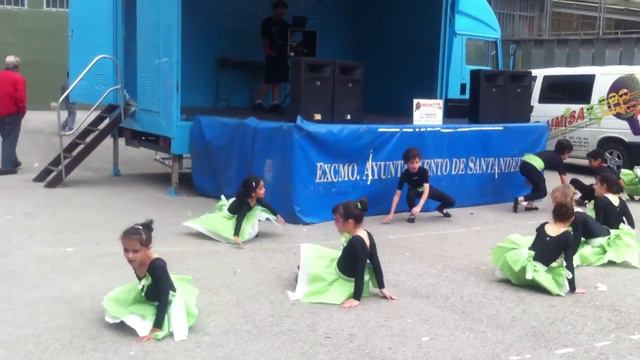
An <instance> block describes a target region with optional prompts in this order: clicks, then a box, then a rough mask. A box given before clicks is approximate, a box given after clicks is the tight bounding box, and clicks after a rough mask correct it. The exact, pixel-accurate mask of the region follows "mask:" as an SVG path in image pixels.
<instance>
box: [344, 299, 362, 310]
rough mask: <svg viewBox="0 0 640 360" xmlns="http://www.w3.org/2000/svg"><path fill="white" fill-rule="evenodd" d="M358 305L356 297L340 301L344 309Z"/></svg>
mask: <svg viewBox="0 0 640 360" xmlns="http://www.w3.org/2000/svg"><path fill="white" fill-rule="evenodd" d="M358 305H360V301H358V300H356V299H349V300H347V301H345V302H343V303H342V307H343V308H345V309H353V308H354V307H356V306H358Z"/></svg>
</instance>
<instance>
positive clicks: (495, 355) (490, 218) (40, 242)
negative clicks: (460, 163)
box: [0, 112, 640, 360]
mask: <svg viewBox="0 0 640 360" xmlns="http://www.w3.org/2000/svg"><path fill="white" fill-rule="evenodd" d="M55 128H56V122H55V115H54V113H52V112H31V113H29V114H28V116H27V118H26V119H25V121H24V125H23V131H22V136H21V140H20V146H19V155H20V158H21V160H22V162H23V164H24V165H23V166H24V167H23V169H21V171H20V173H19V174H18V175H15V176H6V177H0V234H1V235H0V242H1V243H2V245H3V256H2V260H1V261H0V279H2V289H3V291H2V294H3V295H2V300H1V301H0V328H1V329H2V336H0V359H305V358H306V359H337V358H340V359H359V360H362V359H513V360H516V359H571V358H580V359H638V358H640V355H639V353H640V351H639V350H640V311H639V310H640V305H639V304H640V285H639V281H640V270H639V269H629V268H623V267H619V266H602V267H597V268H579V269H578V270H577V276H576V278H577V284H578V286H579V287H583V288H586V289H587V294H585V295H568V296H566V297H554V296H550V295H547V294H545V293H542V292H539V291H536V290H532V289H527V288H519V287H516V286H513V285H511V284H508V283H505V282H503V281H499V280H497V279H496V277H495V275H494V269H493V268H492V266H491V264H490V262H489V252H490V250H491V248H492V246H493V245H495V244H496V243H497V242H499V241H501V240H502V239H504V238H505V237H506V236H507V235H509V234H511V233H521V234H532V233H533V232H534V229H535V227H536V226H537V225H538V224H539V223H541V222H543V221H545V220H547V219H548V218H549V217H550V203H549V200H548V199H546V200H545V201H544V203H542V204H541V210H540V211H539V212H528V213H518V214H514V213H512V212H511V205H510V204H497V205H491V206H482V207H474V208H459V209H453V210H452V211H451V213H452V214H453V218H451V219H445V218H443V217H441V216H439V215H438V214H437V213H427V214H423V215H422V216H420V217H418V219H417V222H416V223H415V224H413V225H410V224H407V223H405V222H404V219H405V216H406V214H400V215H399V216H398V217H397V221H396V222H395V223H394V224H391V225H381V224H380V223H379V221H380V220H381V219H382V217H369V218H367V219H366V221H365V227H366V228H367V229H368V230H370V231H371V232H372V233H373V235H374V237H375V239H376V242H377V244H378V251H379V254H380V257H381V262H382V266H383V269H384V275H385V283H386V284H387V288H388V289H389V290H391V291H392V292H393V293H394V294H396V295H397V296H398V297H399V298H400V300H399V301H397V302H388V301H385V300H382V299H380V298H378V297H377V296H373V297H369V298H365V299H364V300H363V301H362V303H361V305H360V306H359V307H358V308H356V309H353V310H344V309H342V308H340V307H339V306H329V305H314V304H303V303H298V302H291V301H289V300H288V298H287V295H286V293H285V291H286V290H293V289H294V287H295V283H294V279H295V275H296V265H297V263H298V255H299V254H298V250H299V244H300V243H302V242H312V243H317V244H322V245H326V246H331V247H335V248H338V246H339V245H338V244H339V237H338V236H337V233H336V231H335V229H334V227H333V224H332V223H323V224H317V225H312V226H297V225H287V226H285V227H284V228H277V227H276V226H274V225H272V224H270V223H267V224H264V226H262V227H261V234H260V236H259V238H257V239H255V240H253V241H251V242H249V243H248V244H247V246H246V248H245V249H244V250H240V249H237V248H236V247H234V246H231V245H228V244H223V243H219V242H216V241H212V240H209V239H207V238H205V237H204V236H201V235H199V234H197V233H194V232H193V231H191V230H190V229H189V228H187V227H184V226H181V223H182V222H183V221H185V220H186V219H189V218H191V217H194V216H196V215H199V214H202V213H204V212H206V211H208V210H210V209H211V208H212V207H213V204H214V201H213V200H212V199H208V198H204V197H199V196H197V194H195V192H194V190H193V188H192V186H191V185H190V184H189V177H188V176H183V177H182V180H183V186H182V188H181V191H180V194H179V196H177V197H170V196H168V195H167V193H166V190H167V187H168V185H169V172H168V170H167V169H165V168H163V167H162V166H161V165H159V164H158V163H156V162H154V161H153V158H154V156H155V154H154V153H153V152H150V151H147V150H138V149H132V148H127V147H124V146H122V160H121V162H122V176H121V177H117V178H116V177H112V176H111V144H110V143H109V142H105V143H104V144H103V145H102V146H101V147H100V148H99V149H98V150H97V151H96V153H94V154H93V155H92V156H91V157H90V158H89V159H87V161H86V162H85V163H83V164H82V165H81V166H80V168H79V169H78V170H77V171H76V172H75V173H73V174H72V175H71V176H70V178H69V179H68V180H67V181H66V182H65V183H64V185H63V186H62V187H60V188H58V189H45V188H44V187H42V185H41V184H36V183H33V182H31V178H32V177H33V176H35V174H36V173H37V171H38V170H39V169H40V168H42V166H44V165H45V164H46V162H48V161H49V160H50V158H51V157H52V156H53V155H54V154H55V153H56V151H57V137H56V136H55ZM576 169H577V170H578V171H579V172H582V174H579V175H578V176H579V177H581V178H585V179H588V176H586V175H584V174H585V173H586V172H585V171H584V169H580V168H576ZM547 176H548V178H547V181H548V185H549V187H550V188H552V187H553V186H556V185H557V184H558V179H557V176H554V175H553V174H548V175H547ZM389 195H390V198H391V195H392V191H390V194H389ZM390 198H389V199H383V200H384V201H388V200H389V201H390ZM381 201H382V200H381ZM630 208H631V211H632V213H633V214H634V215H635V216H636V218H637V219H640V204H639V203H638V202H630ZM146 218H153V219H154V220H155V221H156V231H155V233H154V249H155V251H156V252H157V253H158V254H160V255H161V256H162V257H163V258H165V259H166V260H167V262H168V264H169V269H170V271H171V272H174V273H178V274H188V275H191V276H193V279H194V283H195V285H196V286H197V287H198V289H199V290H200V297H199V304H198V307H199V309H200V312H201V315H200V318H199V321H198V323H197V324H196V325H195V326H194V327H193V328H192V329H191V331H190V334H189V340H188V341H185V342H180V343H175V342H174V341H173V340H172V339H170V338H167V339H165V340H163V341H160V342H152V343H139V342H137V341H136V337H135V333H134V332H133V331H132V330H130V329H129V328H128V327H126V326H123V325H122V326H119V325H110V324H107V323H106V322H105V321H104V320H103V316H104V313H103V309H102V306H101V303H102V298H103V297H104V295H105V294H107V293H108V292H109V291H110V290H112V289H113V288H115V287H116V286H119V285H122V284H125V283H127V282H130V281H134V280H135V278H134V274H133V272H132V270H131V269H130V267H129V266H128V264H127V263H126V262H125V261H124V259H123V256H122V253H121V247H120V242H119V240H118V236H119V234H120V233H121V231H122V230H123V229H125V228H126V227H127V226H129V225H131V224H133V223H136V222H140V221H143V220H144V219H146ZM598 284H604V285H606V287H607V291H597V290H596V286H597V285H598Z"/></svg>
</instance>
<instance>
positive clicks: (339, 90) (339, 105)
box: [333, 61, 363, 124]
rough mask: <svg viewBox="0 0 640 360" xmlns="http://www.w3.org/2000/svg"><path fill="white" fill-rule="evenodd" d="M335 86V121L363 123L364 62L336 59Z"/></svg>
mask: <svg viewBox="0 0 640 360" xmlns="http://www.w3.org/2000/svg"><path fill="white" fill-rule="evenodd" d="M333 81H334V87H333V89H334V90H333V122H335V123H342V124H361V123H362V122H363V121H362V86H363V85H362V82H363V71H362V64H361V63H358V62H353V61H336V63H335V68H334V78H333Z"/></svg>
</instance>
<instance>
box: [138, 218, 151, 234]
mask: <svg viewBox="0 0 640 360" xmlns="http://www.w3.org/2000/svg"><path fill="white" fill-rule="evenodd" d="M140 226H142V228H143V229H144V230H145V231H146V232H148V233H149V234H151V233H152V232H153V220H152V219H147V220H145V221H144V222H143V223H140Z"/></svg>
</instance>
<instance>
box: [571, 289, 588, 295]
mask: <svg viewBox="0 0 640 360" xmlns="http://www.w3.org/2000/svg"><path fill="white" fill-rule="evenodd" d="M586 293H587V290H585V289H576V291H575V292H574V294H580V295H582V294H586Z"/></svg>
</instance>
